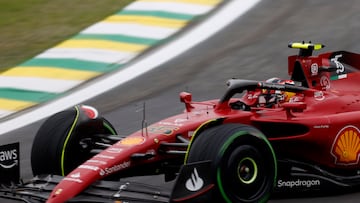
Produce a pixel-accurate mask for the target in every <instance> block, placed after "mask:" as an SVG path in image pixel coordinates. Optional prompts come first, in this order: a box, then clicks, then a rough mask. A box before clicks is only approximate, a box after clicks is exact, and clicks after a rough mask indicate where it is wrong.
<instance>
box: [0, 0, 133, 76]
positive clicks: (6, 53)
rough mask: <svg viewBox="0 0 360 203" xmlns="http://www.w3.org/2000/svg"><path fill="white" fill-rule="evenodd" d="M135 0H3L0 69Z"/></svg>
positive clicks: (30, 55)
mask: <svg viewBox="0 0 360 203" xmlns="http://www.w3.org/2000/svg"><path fill="white" fill-rule="evenodd" d="M133 1H134V0H0V71H3V70H6V69H8V68H11V67H14V66H16V65H18V64H20V63H22V62H24V61H26V60H28V59H30V58H32V57H34V56H36V55H38V54H39V53H41V52H42V51H44V50H46V49H48V48H51V47H53V46H55V45H56V44H58V43H59V42H62V41H64V40H65V39H68V38H70V37H72V36H74V35H75V34H77V33H78V32H80V31H81V30H83V29H85V28H86V27H88V26H90V25H92V24H94V23H96V22H98V21H101V20H102V19H104V18H105V17H107V16H110V15H112V14H115V13H116V12H117V11H119V10H121V9H122V8H123V7H124V6H126V5H128V4H129V3H131V2H133Z"/></svg>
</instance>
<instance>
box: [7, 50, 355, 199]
mask: <svg viewBox="0 0 360 203" xmlns="http://www.w3.org/2000/svg"><path fill="white" fill-rule="evenodd" d="M289 47H291V48H298V49H299V50H300V51H299V54H298V55H294V56H290V57H289V58H288V60H289V66H288V72H289V75H290V78H289V79H279V78H272V79H269V80H266V81H253V80H242V79H231V80H229V81H228V83H227V85H228V89H227V91H226V92H225V94H224V95H223V97H221V98H220V99H216V100H211V101H204V102H194V101H192V99H191V97H192V95H191V94H190V93H186V92H182V93H180V100H181V101H182V102H183V103H184V104H185V111H184V112H183V113H180V114H178V115H175V116H173V117H170V118H166V119H164V120H161V121H159V122H156V123H154V124H152V125H149V126H147V125H146V123H144V126H143V128H142V129H141V130H139V131H137V132H135V133H133V134H131V135H128V136H125V137H122V136H119V135H117V132H116V131H115V129H114V128H113V127H112V125H111V124H110V123H109V122H108V121H107V120H106V119H104V118H103V117H101V116H100V115H98V112H97V111H96V109H94V108H92V107H89V106H83V105H79V106H75V107H74V108H72V109H69V110H66V111H63V112H60V113H58V114H55V115H53V116H52V117H50V118H49V119H48V120H47V121H46V122H45V123H44V124H43V125H42V126H41V128H40V129H39V131H38V133H37V135H36V137H35V140H34V143H33V148H32V152H31V164H32V169H33V173H34V175H36V178H34V179H33V180H31V181H29V182H26V183H22V184H19V185H16V186H12V187H11V188H10V189H9V187H4V188H3V189H2V196H5V197H9V196H12V197H13V198H14V197H18V198H19V199H26V201H29V202H31V201H46V202H56V203H57V202H65V201H68V202H99V201H100V202H179V203H180V202H182V203H185V202H189V203H190V202H265V201H267V200H268V199H269V197H270V195H271V194H272V193H273V192H274V193H275V194H276V193H277V192H286V194H289V192H293V191H294V192H298V191H310V192H315V193H318V192H321V191H331V190H332V189H334V190H337V191H338V190H339V189H345V190H349V189H353V188H356V187H357V186H359V185H360V175H359V174H360V170H359V169H360V163H359V153H360V129H359V128H360V113H359V110H360V83H359V80H360V72H359V71H360V55H359V54H355V53H350V52H346V51H338V52H331V53H324V54H320V55H318V56H313V55H312V53H313V51H314V50H318V49H321V48H322V47H323V45H321V44H312V43H291V44H289ZM8 151H9V150H8ZM42 174H51V175H47V176H44V175H42ZM152 174H165V179H166V180H172V179H176V181H175V184H174V187H173V188H172V189H163V188H159V187H157V186H149V185H145V184H143V183H134V182H130V181H124V179H123V178H124V177H129V176H140V175H152Z"/></svg>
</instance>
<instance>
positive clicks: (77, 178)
mask: <svg viewBox="0 0 360 203" xmlns="http://www.w3.org/2000/svg"><path fill="white" fill-rule="evenodd" d="M80 177H81V174H80V172H77V173H73V174H71V175H70V176H67V177H65V178H64V180H66V181H70V182H76V183H82V182H83V181H82V180H81V179H80ZM61 192H62V190H60V191H59V194H60V193H61Z"/></svg>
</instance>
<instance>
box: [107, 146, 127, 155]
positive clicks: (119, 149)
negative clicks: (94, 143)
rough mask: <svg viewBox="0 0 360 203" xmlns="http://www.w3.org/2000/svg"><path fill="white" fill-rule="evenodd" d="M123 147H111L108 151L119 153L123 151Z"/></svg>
mask: <svg viewBox="0 0 360 203" xmlns="http://www.w3.org/2000/svg"><path fill="white" fill-rule="evenodd" d="M122 150H123V149H122V148H116V147H109V148H107V149H106V151H107V152H109V153H114V154H118V153H120V152H122Z"/></svg>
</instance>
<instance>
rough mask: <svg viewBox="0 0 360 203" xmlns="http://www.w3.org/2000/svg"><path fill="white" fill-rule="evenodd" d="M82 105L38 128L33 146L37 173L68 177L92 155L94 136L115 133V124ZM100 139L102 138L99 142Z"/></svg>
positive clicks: (34, 166) (34, 167) (58, 115)
mask: <svg viewBox="0 0 360 203" xmlns="http://www.w3.org/2000/svg"><path fill="white" fill-rule="evenodd" d="M88 113H89V111H86V110H84V109H83V108H82V106H75V107H73V108H71V109H68V110H65V111H62V112H59V113H56V114H54V115H53V116H51V117H49V118H48V119H47V120H46V121H45V122H44V123H43V124H42V125H41V127H40V128H39V130H38V132H37V134H36V136H35V139H34V141H33V145H32V151H31V166H32V171H33V174H34V175H41V174H53V175H62V176H65V175H66V174H68V173H69V172H71V171H72V170H73V169H74V168H76V167H77V166H78V165H80V164H81V163H83V162H84V161H85V160H87V159H89V158H90V157H92V156H93V154H91V153H90V151H91V150H92V149H93V148H92V145H91V143H92V142H94V141H95V140H94V139H95V138H94V135H96V134H104V135H112V134H116V131H115V129H114V128H113V126H112V125H111V124H110V123H109V122H108V121H107V120H106V119H104V118H102V117H93V118H92V116H94V115H92V114H91V113H96V114H97V111H96V110H95V109H92V111H91V112H90V114H88ZM99 142H100V141H99Z"/></svg>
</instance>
